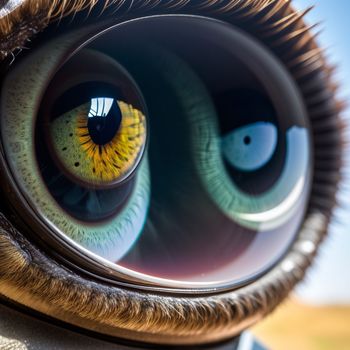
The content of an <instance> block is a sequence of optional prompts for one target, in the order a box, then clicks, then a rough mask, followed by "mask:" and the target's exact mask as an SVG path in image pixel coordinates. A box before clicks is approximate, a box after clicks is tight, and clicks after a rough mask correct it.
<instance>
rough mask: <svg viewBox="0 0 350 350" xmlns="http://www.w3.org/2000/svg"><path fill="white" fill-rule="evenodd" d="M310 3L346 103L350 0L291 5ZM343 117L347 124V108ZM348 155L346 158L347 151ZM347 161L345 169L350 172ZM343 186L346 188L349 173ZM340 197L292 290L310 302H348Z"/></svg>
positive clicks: (349, 202) (347, 236) (347, 221)
mask: <svg viewBox="0 0 350 350" xmlns="http://www.w3.org/2000/svg"><path fill="white" fill-rule="evenodd" d="M310 5H316V7H315V8H314V9H313V10H312V11H311V12H310V13H309V14H308V16H307V18H306V20H307V22H309V23H315V22H321V26H320V27H321V28H322V29H323V31H322V33H321V36H320V37H319V43H320V44H321V45H322V46H323V47H326V48H328V51H327V54H328V56H329V59H330V60H331V61H332V62H333V63H336V64H337V65H338V72H337V75H336V78H337V80H338V81H339V82H340V83H341V85H342V92H341V95H342V98H345V99H346V100H348V101H349V102H350V23H349V22H350V1H348V0H314V1H310V0H294V6H296V7H297V8H300V9H304V8H306V7H308V6H310ZM349 104H350V103H349ZM344 117H345V118H346V119H347V120H348V121H349V123H350V108H348V110H347V111H345V113H344ZM349 135H350V134H349ZM349 139H350V137H349ZM348 154H349V157H348V159H350V151H349V152H348ZM348 163H349V164H348V166H347V168H348V171H347V172H348V173H349V174H350V162H348ZM345 186H346V187H347V188H349V189H350V176H349V180H348V181H347V182H346V183H345ZM340 199H341V200H342V202H343V206H342V208H341V209H339V210H338V211H337V220H336V221H335V222H333V224H332V227H331V234H330V236H329V238H328V239H327V240H326V242H325V243H324V244H323V246H322V249H321V253H320V255H319V257H318V259H317V261H316V264H315V266H314V267H313V268H312V270H311V271H310V273H309V274H308V276H307V279H306V281H305V282H304V283H303V284H302V285H301V286H300V287H299V288H298V289H297V292H296V293H297V295H298V296H299V297H300V298H302V299H303V300H304V301H307V302H310V303H315V304H324V303H331V304H341V303H348V304H350V271H349V270H350V190H346V188H343V189H342V191H341V193H340Z"/></svg>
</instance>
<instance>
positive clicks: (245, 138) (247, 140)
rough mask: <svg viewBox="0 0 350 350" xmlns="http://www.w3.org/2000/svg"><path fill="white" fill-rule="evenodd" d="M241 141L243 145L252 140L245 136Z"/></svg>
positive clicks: (248, 143)
mask: <svg viewBox="0 0 350 350" xmlns="http://www.w3.org/2000/svg"><path fill="white" fill-rule="evenodd" d="M243 142H244V144H245V145H250V143H251V142H252V139H251V138H250V136H245V137H244V139H243Z"/></svg>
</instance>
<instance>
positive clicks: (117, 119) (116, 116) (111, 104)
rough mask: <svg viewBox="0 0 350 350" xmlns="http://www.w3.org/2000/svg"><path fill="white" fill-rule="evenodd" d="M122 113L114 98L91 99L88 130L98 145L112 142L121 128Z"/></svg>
mask: <svg viewBox="0 0 350 350" xmlns="http://www.w3.org/2000/svg"><path fill="white" fill-rule="evenodd" d="M121 118H122V114H121V111H120V108H119V106H118V104H117V102H116V101H115V100H114V99H113V98H107V97H102V98H93V99H91V105H90V111H89V115H88V130H89V135H90V137H91V139H92V141H93V142H94V143H95V144H97V145H105V144H107V143H109V142H111V141H112V140H113V138H114V136H115V135H116V133H117V132H118V130H119V127H120V123H121Z"/></svg>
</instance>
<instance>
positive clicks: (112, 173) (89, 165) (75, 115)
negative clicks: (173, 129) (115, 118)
mask: <svg viewBox="0 0 350 350" xmlns="http://www.w3.org/2000/svg"><path fill="white" fill-rule="evenodd" d="M117 103H118V106H119V108H120V111H121V122H120V126H119V129H118V130H117V132H116V134H115V136H114V137H113V139H111V140H110V141H109V142H108V143H106V144H104V145H98V144H96V143H95V142H94V141H93V140H92V138H91V136H90V135H89V128H88V113H89V109H90V104H89V103H87V104H84V105H81V106H79V107H77V108H75V109H73V110H71V111H69V112H68V113H65V114H63V115H62V116H60V117H58V118H57V119H55V120H54V121H53V122H52V124H51V136H52V144H53V147H54V151H55V154H56V155H57V156H58V158H59V160H60V162H61V164H62V165H63V166H64V167H65V168H66V169H67V170H68V172H69V173H70V174H71V175H72V176H73V177H75V178H77V179H78V180H81V181H83V182H88V183H92V184H101V185H105V184H109V183H113V182H116V181H117V180H118V179H121V178H123V177H125V176H126V175H127V174H128V173H129V172H130V171H131V170H132V169H133V168H134V166H135V165H136V163H137V161H138V160H139V158H140V154H141V152H142V150H143V148H144V145H145V141H146V118H145V116H144V115H143V113H142V112H141V111H139V110H138V109H135V108H133V106H131V105H130V104H127V103H125V102H122V101H117Z"/></svg>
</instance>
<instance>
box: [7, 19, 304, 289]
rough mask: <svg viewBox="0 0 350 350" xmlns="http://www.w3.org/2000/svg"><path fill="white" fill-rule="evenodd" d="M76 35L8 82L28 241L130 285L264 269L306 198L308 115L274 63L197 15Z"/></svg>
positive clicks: (174, 285)
mask: <svg viewBox="0 0 350 350" xmlns="http://www.w3.org/2000/svg"><path fill="white" fill-rule="evenodd" d="M85 36H86V33H85V32H84V30H83V31H82V32H76V33H72V34H69V35H66V36H62V37H61V38H58V39H55V40H54V41H53V42H50V43H49V44H47V45H46V46H45V45H44V46H43V47H41V48H39V49H38V50H37V51H36V52H34V53H33V54H32V55H30V56H28V58H27V59H26V60H25V61H23V64H22V65H17V66H16V68H15V69H14V70H13V71H12V72H10V74H9V75H8V76H7V79H6V81H5V84H4V93H3V96H2V99H3V107H2V108H3V115H4V118H3V119H2V122H1V131H2V141H3V144H4V148H5V151H6V155H7V162H8V166H9V169H10V171H11V173H12V175H13V178H14V180H15V183H16V186H18V191H17V192H16V193H19V195H20V196H22V199H21V201H22V202H26V203H28V205H27V206H26V209H25V210H27V211H28V210H31V211H32V217H33V218H34V220H33V221H34V224H35V228H36V232H34V233H33V236H35V237H36V239H37V240H38V242H41V244H45V245H49V246H50V247H52V248H51V251H52V252H53V254H55V256H56V257H57V258H58V259H63V260H64V262H65V263H67V264H70V265H72V266H73V268H74V267H75V268H78V269H79V270H82V271H85V272H87V273H89V274H91V275H93V276H95V277H96V278H102V279H108V280H110V281H111V282H112V283H117V284H118V283H121V284H127V285H132V286H134V287H136V288H141V287H142V288H144V286H146V287H152V288H154V287H155V288H159V289H161V290H163V289H164V290H169V289H171V290H174V291H180V292H181V293H188V292H190V291H193V290H196V291H199V292H204V291H205V292H207V291H212V290H225V289H230V288H235V287H237V286H240V285H242V284H245V283H247V282H248V281H250V280H252V279H254V278H257V277H258V276H260V275H261V274H263V273H265V272H266V271H268V270H269V269H270V268H271V267H272V266H274V264H276V262H277V261H278V260H279V259H280V258H281V257H282V256H283V255H284V254H285V252H286V251H287V249H288V247H289V246H290V244H291V243H292V242H293V240H294V239H295V237H296V235H297V233H298V230H299V228H300V225H301V223H302V222H303V218H304V214H305V210H306V208H307V203H308V196H309V190H310V177H311V147H310V135H309V127H308V121H307V115H306V111H305V106H304V105H303V102H302V100H301V97H300V94H299V91H298V89H297V88H296V86H295V83H294V82H293V80H292V79H291V77H290V75H289V74H288V72H287V71H286V70H285V68H284V67H283V66H282V65H281V63H280V62H278V60H277V59H276V58H275V57H274V56H273V55H272V54H271V53H270V52H269V51H268V50H266V49H265V48H264V47H263V46H262V45H261V44H259V43H258V42H256V41H255V40H254V39H252V38H251V37H249V36H247V35H246V34H245V33H243V32H241V31H239V30H237V29H233V28H232V27H230V26H227V25H226V24H225V23H222V22H219V21H214V20H210V19H205V18H200V17H198V18H197V17H193V18H192V17H191V18H190V17H186V16H184V17H178V18H177V17H176V16H175V17H171V16H169V17H168V16H164V17H162V16H160V17H155V18H143V19H138V20H135V21H130V22H125V23H122V24H119V25H115V26H113V27H110V28H108V29H106V30H105V31H103V32H102V33H99V34H97V35H96V36H93V37H92V38H90V39H89V40H88V41H85V42H84V40H83V38H85ZM217 37H220V41H219V42H218V41H217V40H216V39H215V38H217ZM111 43H118V44H117V45H116V44H111ZM189 43H191V45H190V44H189ZM267 77H268V79H267ZM28 207H29V208H28ZM24 220H25V218H24ZM43 241H44V243H43Z"/></svg>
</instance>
